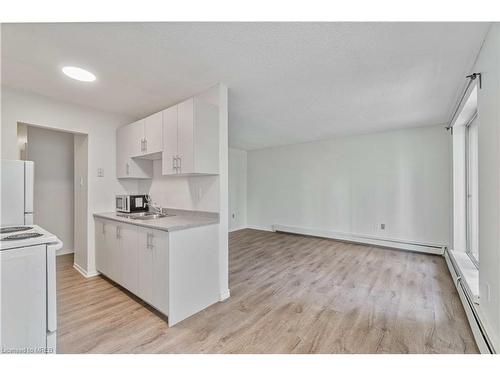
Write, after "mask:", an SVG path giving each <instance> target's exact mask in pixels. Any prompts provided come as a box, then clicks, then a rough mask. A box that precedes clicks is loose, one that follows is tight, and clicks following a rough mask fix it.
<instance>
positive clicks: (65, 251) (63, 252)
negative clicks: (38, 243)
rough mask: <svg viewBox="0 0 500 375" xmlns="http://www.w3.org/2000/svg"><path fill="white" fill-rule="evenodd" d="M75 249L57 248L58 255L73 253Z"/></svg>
mask: <svg viewBox="0 0 500 375" xmlns="http://www.w3.org/2000/svg"><path fill="white" fill-rule="evenodd" d="M74 252H75V251H74V250H71V249H59V250H56V256H57V257H58V256H59V255H66V254H73V253H74Z"/></svg>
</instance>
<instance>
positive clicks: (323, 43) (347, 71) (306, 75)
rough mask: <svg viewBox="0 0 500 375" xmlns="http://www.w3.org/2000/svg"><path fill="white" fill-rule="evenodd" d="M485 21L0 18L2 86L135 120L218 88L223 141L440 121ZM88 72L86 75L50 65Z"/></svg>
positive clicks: (241, 143) (268, 140)
mask: <svg viewBox="0 0 500 375" xmlns="http://www.w3.org/2000/svg"><path fill="white" fill-rule="evenodd" d="M487 29H488V24H485V23H135V24H132V23H101V24H97V23H93V24H85V23H80V24H10V25H6V24H4V25H2V80H3V84H6V85H8V86H11V87H15V88H20V89H24V90H28V91H32V92H36V93H40V94H43V95H47V96H51V97H54V98H59V99H62V100H65V101H70V102H73V103H78V104H82V105H87V106H91V107H94V108H98V109H102V110H106V111H112V112H117V113H122V114H127V115H130V116H131V117H133V118H141V117H143V116H145V115H148V114H151V113H153V112H155V111H157V110H160V109H163V108H165V107H167V106H169V105H171V104H174V103H176V102H178V101H180V100H181V99H184V98H186V97H189V96H191V95H193V94H195V93H197V92H200V91H202V90H204V89H205V88H207V87H209V86H211V85H213V84H215V83H217V82H224V83H225V84H227V85H228V86H229V90H230V96H229V108H230V109H229V132H230V145H231V146H232V147H237V148H243V149H254V148H262V147H267V146H273V145H282V144H289V143H297V142H305V141H310V140H316V139H322V138H327V137H332V136H334V135H339V134H352V133H366V132H372V131H379V130H384V129H393V128H404V127H413V126H423V125H435V124H443V123H445V122H446V121H447V120H448V117H449V115H450V113H451V110H452V107H453V105H454V103H455V101H456V98H457V96H458V93H459V91H460V88H461V87H462V85H463V84H464V76H465V74H466V73H468V72H469V69H470V68H471V67H472V64H473V62H474V60H475V57H476V55H477V53H478V51H479V48H480V46H481V43H482V40H483V38H484V36H485V34H486V32H487ZM64 65H76V66H81V67H85V68H87V69H89V70H91V71H92V72H94V73H95V74H96V75H97V77H98V80H97V82H95V83H92V84H89V83H80V82H77V81H73V80H70V79H68V78H66V77H65V76H63V75H62V74H61V71H60V68H61V67H62V66H64Z"/></svg>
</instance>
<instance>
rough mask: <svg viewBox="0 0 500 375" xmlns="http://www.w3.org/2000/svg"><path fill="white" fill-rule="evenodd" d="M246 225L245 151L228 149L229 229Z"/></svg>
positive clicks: (236, 228) (232, 229)
mask: <svg viewBox="0 0 500 375" xmlns="http://www.w3.org/2000/svg"><path fill="white" fill-rule="evenodd" d="M246 226H247V152H246V151H243V150H238V149H235V148H230V149H229V231H230V232H231V231H234V230H238V229H242V228H246Z"/></svg>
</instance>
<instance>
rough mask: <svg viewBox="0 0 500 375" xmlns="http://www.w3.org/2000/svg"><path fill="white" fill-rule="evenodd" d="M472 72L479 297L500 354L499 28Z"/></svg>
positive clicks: (493, 30)
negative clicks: (475, 83)
mask: <svg viewBox="0 0 500 375" xmlns="http://www.w3.org/2000/svg"><path fill="white" fill-rule="evenodd" d="M472 71H473V72H481V73H482V76H483V77H482V78H483V80H482V88H481V89H479V90H478V119H479V140H478V144H479V295H480V311H481V315H482V318H483V320H484V322H485V324H486V326H487V331H488V335H489V336H490V337H491V339H492V340H493V342H494V345H495V347H496V350H497V351H498V350H500V130H499V129H500V25H499V24H493V25H492V27H491V29H490V31H489V33H488V35H487V37H486V40H485V42H484V44H483V47H482V49H481V51H480V53H479V57H478V60H477V62H476V65H475V66H474V68H473V70H472Z"/></svg>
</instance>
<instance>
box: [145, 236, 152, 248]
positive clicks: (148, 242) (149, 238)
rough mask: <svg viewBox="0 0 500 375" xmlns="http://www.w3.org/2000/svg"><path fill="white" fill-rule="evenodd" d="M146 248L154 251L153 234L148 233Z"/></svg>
mask: <svg viewBox="0 0 500 375" xmlns="http://www.w3.org/2000/svg"><path fill="white" fill-rule="evenodd" d="M146 244H147V245H146V247H147V248H148V249H152V248H153V234H152V233H148V234H147V240H146Z"/></svg>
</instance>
